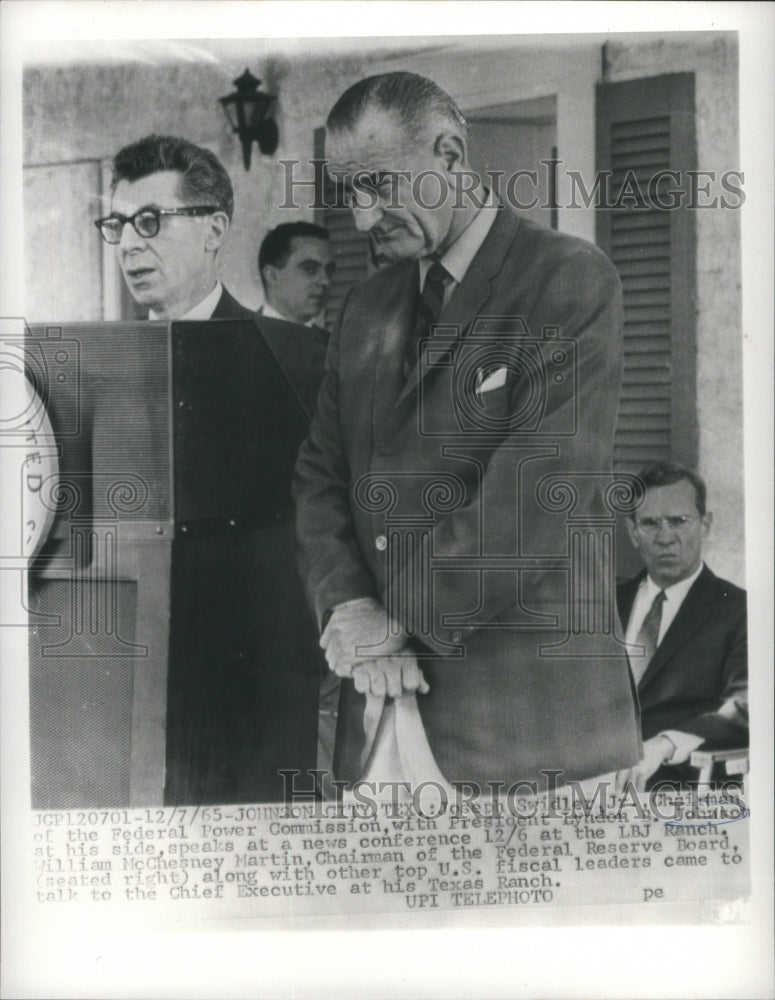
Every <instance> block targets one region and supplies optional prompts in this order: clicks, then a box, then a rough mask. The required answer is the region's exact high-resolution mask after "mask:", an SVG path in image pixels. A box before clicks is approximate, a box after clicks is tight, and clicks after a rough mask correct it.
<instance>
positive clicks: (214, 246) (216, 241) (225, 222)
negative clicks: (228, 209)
mask: <svg viewBox="0 0 775 1000" xmlns="http://www.w3.org/2000/svg"><path fill="white" fill-rule="evenodd" d="M205 225H206V226H207V232H206V234H205V250H209V251H210V252H211V253H217V252H218V251H219V250H220V248H221V246H222V244H223V241H224V240H225V239H226V234H227V233H228V231H229V217H228V215H227V214H226V213H225V212H213V214H212V215H208V216H207V217H206V219H205Z"/></svg>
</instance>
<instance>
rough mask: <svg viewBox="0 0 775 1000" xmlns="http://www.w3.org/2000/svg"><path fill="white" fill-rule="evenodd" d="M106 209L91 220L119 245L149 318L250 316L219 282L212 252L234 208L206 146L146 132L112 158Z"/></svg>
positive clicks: (122, 261)
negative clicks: (105, 213)
mask: <svg viewBox="0 0 775 1000" xmlns="http://www.w3.org/2000/svg"><path fill="white" fill-rule="evenodd" d="M111 191H112V195H113V197H112V203H111V209H112V210H111V214H110V215H108V216H107V217H105V218H103V219H98V220H97V221H96V222H95V225H96V226H97V228H98V229H99V231H100V233H101V234H102V238H103V239H104V240H105V241H106V242H107V243H110V244H113V245H114V246H116V248H117V252H118V260H119V264H120V265H121V270H122V272H123V275H124V279H125V280H126V283H127V287H128V288H129V291H130V292H131V293H132V296H133V297H134V299H135V300H136V301H137V302H138V303H139V304H140V305H142V306H145V307H147V308H148V310H149V318H150V319H161V320H170V319H194V320H197V319H198V320H205V319H250V318H252V314H251V312H250V311H249V310H248V309H246V308H245V307H244V306H242V305H240V303H239V302H237V300H236V299H235V298H234V297H233V296H232V295H231V294H230V293H229V292H228V291H227V290H226V289H225V288H224V287H223V285H222V284H221V282H220V281H219V280H218V277H217V273H216V257H217V254H218V251H219V250H220V248H221V246H222V245H223V243H224V240H225V239H226V236H227V234H228V231H229V225H230V223H231V217H232V213H233V210H234V193H233V190H232V186H231V181H230V180H229V175H228V174H227V173H226V170H225V169H224V168H223V166H222V164H221V163H220V161H219V160H218V158H217V157H216V156H215V155H214V154H213V153H211V152H210V151H209V150H207V149H203V148H202V147H201V146H195V145H194V144H193V143H191V142H187V141H186V140H185V139H180V138H177V137H176V136H159V135H149V136H146V137H145V138H144V139H140V140H139V141H138V142H134V143H132V144H131V145H129V146H125V147H124V148H123V149H122V150H120V152H119V153H118V154H117V155H116V157H115V159H114V160H113V178H112V182H111Z"/></svg>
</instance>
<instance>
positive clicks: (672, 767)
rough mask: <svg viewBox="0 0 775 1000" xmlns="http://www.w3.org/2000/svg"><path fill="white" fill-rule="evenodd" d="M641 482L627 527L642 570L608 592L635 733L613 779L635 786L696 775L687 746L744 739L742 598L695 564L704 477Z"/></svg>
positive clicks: (672, 467)
mask: <svg viewBox="0 0 775 1000" xmlns="http://www.w3.org/2000/svg"><path fill="white" fill-rule="evenodd" d="M640 479H641V482H642V484H643V486H644V487H645V491H646V492H645V498H644V500H643V503H642V504H641V505H640V507H638V509H637V510H636V511H634V513H633V514H632V515H631V517H630V518H629V520H628V522H627V528H628V532H629V535H630V539H631V541H632V544H633V545H634V547H635V548H636V549H637V550H638V553H639V555H640V557H641V559H642V560H643V563H644V566H645V569H644V570H643V571H642V572H641V573H640V574H639V575H638V576H636V577H635V578H634V579H632V580H629V581H627V582H626V583H623V584H621V585H619V587H618V588H617V595H616V596H617V602H618V606H619V614H620V616H621V619H622V623H623V625H624V627H625V630H626V640H627V643H628V644H629V645H630V652H629V657H630V664H631V668H632V673H633V678H634V680H635V683H636V684H637V687H638V697H639V700H640V708H641V726H642V730H643V758H642V760H641V761H640V763H639V764H638V765H637V766H636V767H635V768H633V769H632V770H630V771H625V772H621V773H620V775H619V783H620V784H621V785H623V784H624V783H625V782H626V781H627V780H628V779H630V780H632V781H633V783H634V785H635V787H636V788H637V789H639V790H640V789H643V788H644V787H645V788H648V787H650V785H652V784H654V783H655V782H656V781H657V780H663V779H665V780H678V781H680V780H681V779H682V778H683V779H690V778H692V777H696V773H695V774H692V772H691V771H690V769H689V768H688V765H687V761H688V759H689V756H690V754H691V752H692V751H693V750H697V749H699V748H703V747H704V748H706V749H712V750H723V749H735V748H738V747H745V746H747V745H748V660H747V620H746V595H745V591H744V590H741V589H740V588H739V587H736V586H735V585H734V584H733V583H730V582H729V581H728V580H722V579H720V578H719V577H717V576H715V575H714V574H713V573H712V572H711V570H710V569H708V567H707V566H706V565H705V564H704V562H703V560H702V547H703V544H704V542H705V540H706V539H707V537H708V534H709V532H710V529H711V524H712V521H713V515H712V514H711V513H710V511H708V510H707V509H706V495H707V494H706V488H705V483H704V482H703V480H702V479H701V478H700V476H698V475H697V473H695V472H693V471H691V470H690V469H687V468H684V467H683V466H681V465H676V464H674V463H672V462H659V463H657V464H654V465H650V466H648V467H646V468H645V469H643V470H642V471H641V473H640Z"/></svg>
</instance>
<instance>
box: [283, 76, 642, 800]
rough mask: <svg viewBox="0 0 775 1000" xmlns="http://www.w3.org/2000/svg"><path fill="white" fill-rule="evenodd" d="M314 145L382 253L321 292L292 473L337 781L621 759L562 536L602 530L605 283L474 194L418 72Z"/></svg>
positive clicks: (632, 757)
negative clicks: (332, 726) (325, 669)
mask: <svg viewBox="0 0 775 1000" xmlns="http://www.w3.org/2000/svg"><path fill="white" fill-rule="evenodd" d="M326 155H327V158H328V169H329V172H330V173H331V174H332V176H333V177H335V178H336V179H337V181H338V182H339V183H340V184H342V185H343V188H344V192H345V195H346V197H347V198H348V199H349V203H350V205H351V209H352V213H353V217H354V220H355V224H356V226H357V228H358V229H359V230H360V231H362V232H367V233H368V234H369V237H370V240H371V242H372V245H373V246H374V248H375V253H377V254H378V255H379V257H380V259H381V260H382V261H384V262H387V263H388V266H386V267H384V268H383V269H382V270H380V271H379V272H378V273H376V274H374V275H372V276H371V277H369V278H367V279H366V280H365V281H363V282H361V283H360V284H358V285H356V286H355V287H354V288H353V289H352V290H351V292H350V293H349V295H348V296H347V298H346V300H345V302H344V305H343V309H342V313H341V316H340V320H339V323H338V326H337V328H336V330H335V331H334V333H333V335H332V340H331V344H330V348H329V352H328V358H327V372H326V378H325V381H324V384H323V388H322V390H321V394H320V397H319V400H318V410H317V414H316V416H315V418H314V420H313V423H312V426H311V428H310V434H309V437H308V439H307V441H306V442H305V444H304V445H303V446H302V449H301V452H300V455H299V459H298V463H297V467H296V479H295V496H296V504H297V531H298V536H299V543H300V551H301V568H302V576H303V578H304V579H305V581H306V584H307V588H308V593H309V596H310V600H311V602H312V605H313V607H314V610H315V613H316V615H317V619H318V624H319V627H320V628H321V631H322V638H321V644H322V645H323V647H324V649H325V651H326V656H327V659H328V662H329V666H330V667H331V669H332V670H334V671H335V672H336V673H337V674H339V675H340V676H341V677H343V678H344V682H343V685H342V701H341V704H340V718H339V732H338V739H337V755H336V761H335V770H337V772H338V774H337V776H338V777H340V778H343V779H345V780H349V781H353V782H354V781H357V780H358V779H359V778H361V777H364V776H379V777H382V778H386V779H387V778H400V779H402V780H408V781H410V782H411V781H415V782H416V781H421V780H425V779H430V778H435V779H436V780H439V781H441V780H446V781H447V782H473V783H476V784H478V785H479V786H480V787H483V786H484V785H485V784H486V783H488V782H496V783H498V782H507V783H511V782H514V781H517V780H524V781H529V782H534V783H535V784H536V785H537V786H542V785H543V784H544V783H545V781H546V772H548V771H554V772H556V773H558V775H559V776H558V777H556V779H555V780H559V781H563V780H568V779H576V778H578V779H581V778H586V777H590V776H594V775H597V774H602V773H605V772H609V771H612V770H614V769H617V768H622V767H626V766H629V763H634V762H635V761H637V760H638V759H639V757H640V744H639V736H638V729H637V717H636V710H635V702H634V698H633V692H632V689H631V685H630V681H629V677H628V671H627V661H626V659H625V656H624V654H623V652H620V651H618V650H617V649H616V644H615V642H612V643H609V644H608V646H607V647H606V648H607V653H606V655H600V656H598V655H595V656H589V655H585V654H584V653H583V651H582V649H581V646H582V645H583V642H582V643H576V644H575V645H574V638H575V639H579V636H578V634H576V635H575V637H574V634H572V633H573V631H574V629H575V630H576V633H577V632H578V629H577V621H576V612H577V611H578V610H579V609H580V610H581V612H582V613H589V614H593V613H596V611H597V610H599V609H600V605H601V603H602V604H606V608H605V609H604V610H606V611H608V605H609V604H612V586H610V587H609V589H608V592H607V595H606V597H605V598H601V596H600V595H599V594H598V593H597V591H596V589H594V588H593V590H592V591H591V592H587V593H586V596H580V595H579V594H578V593H577V592H576V591H575V590H574V591H572V589H571V585H570V581H571V578H572V575H573V572H574V569H573V559H572V555H573V554H572V553H569V543H568V533H569V525H570V521H571V519H573V518H575V519H577V520H578V519H580V520H581V521H585V519H586V521H589V523H592V522H595V519H596V518H599V516H600V515H601V514H605V511H604V509H603V506H602V502H601V485H602V484H604V483H605V482H606V477H607V474H608V473H609V471H610V464H611V455H612V442H613V430H614V422H615V418H616V408H617V396H618V389H619V384H620V378H621V354H622V339H621V323H622V304H621V292H620V286H619V281H618V278H617V275H616V272H615V270H614V268H613V266H612V264H611V263H610V261H609V260H608V259H607V258H606V257H605V256H604V255H603V254H602V253H601V252H600V251H599V250H597V249H596V248H595V247H594V246H592V245H590V244H588V243H585V242H583V241H581V240H578V239H575V238H573V237H570V236H566V235H563V234H560V233H558V232H554V231H552V230H547V229H545V228H543V227H540V226H538V225H535V224H533V223H532V222H530V221H528V220H526V219H522V218H519V217H518V216H517V215H516V214H515V213H514V212H513V211H512V210H511V208H509V207H507V206H504V205H503V204H501V202H500V201H499V200H498V198H497V196H496V195H495V193H494V192H493V191H491V190H487V189H485V188H484V186H483V185H482V183H481V181H480V178H479V177H478V176H477V175H476V174H474V173H473V172H472V171H471V169H470V167H469V161H468V139H467V133H466V126H465V122H464V120H463V117H462V115H461V113H460V111H459V109H458V108H457V106H456V104H455V102H454V101H453V100H452V98H451V97H450V96H449V95H448V94H446V93H445V92H444V91H442V90H441V89H440V88H439V87H437V86H436V85H435V84H434V83H433V82H432V81H430V80H427V79H424V78H423V77H420V76H416V75H414V74H410V73H391V74H386V75H382V76H376V77H371V78H369V79H366V80H362V81H360V82H359V83H357V84H355V85H354V86H353V87H351V88H350V89H349V90H348V91H347V92H346V93H345V94H343V95H342V97H341V98H340V99H339V100H338V101H337V103H336V104H335V106H334V108H333V109H332V111H331V113H330V114H329V117H328V122H327V144H326ZM563 491H565V492H564V493H563ZM561 495H562V496H568V497H572V498H573V502H572V504H566V505H563V503H561V502H559V500H560V497H561ZM571 508H572V509H571ZM569 511H570V512H569ZM586 521H585V523H586ZM569 557H570V558H569ZM595 560H597V561H596V562H595V565H594V566H592V565H591V564H590V566H589V573H590V578H594V579H596V580H598V581H600V580H602V579H603V577H602V576H601V575H600V574H601V573H603V572H604V567H603V566H602V564H600V565H598V562H599V553H597V554H595V555H594V557H593V562H594V561H595ZM577 568H578V567H577ZM609 569H610V570H611V575H612V568H611V567H609ZM595 573H597V576H595ZM578 575H584V576H585V580H584V581H582V583H586V571H585V574H578ZM571 595H572V596H573V601H575V602H576V603H575V604H574V603H573V601H572V600H571ZM590 620H591V619H590ZM574 650H575V652H574ZM628 762H629V763H628Z"/></svg>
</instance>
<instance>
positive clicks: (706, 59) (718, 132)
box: [605, 34, 745, 585]
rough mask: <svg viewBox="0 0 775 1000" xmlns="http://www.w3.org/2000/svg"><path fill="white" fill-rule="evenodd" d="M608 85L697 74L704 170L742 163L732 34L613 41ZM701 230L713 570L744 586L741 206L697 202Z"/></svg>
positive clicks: (702, 413)
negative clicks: (705, 205)
mask: <svg viewBox="0 0 775 1000" xmlns="http://www.w3.org/2000/svg"><path fill="white" fill-rule="evenodd" d="M605 63H606V66H607V72H606V77H605V79H606V81H607V82H614V81H618V80H629V79H634V78H637V77H644V76H655V75H657V74H662V73H679V72H694V74H695V99H696V106H697V118H696V131H697V167H698V169H700V170H712V171H715V172H716V173H717V174H721V173H723V172H724V171H727V170H738V169H740V166H741V164H740V154H739V129H738V58H737V42H736V37H735V36H734V35H733V34H724V35H713V36H710V35H708V36H705V37H704V38H703V37H702V36H698V37H697V38H695V39H692V41H691V42H689V41H686V40H681V41H668V40H662V41H657V42H652V43H650V44H643V43H640V44H626V45H625V44H622V43H619V42H617V43H611V44H610V45H608V46H607V49H606V60H605ZM695 221H696V227H697V228H696V232H697V411H698V412H697V419H698V423H699V471H700V473H701V475H703V476H704V478H705V479H706V481H707V483H708V492H709V506H710V508H711V510H713V512H714V524H713V531H712V533H711V537H710V540H709V542H708V545H707V561H708V563H709V565H710V566H711V568H712V569H713V570H714V572H716V573H719V574H720V575H722V576H725V577H726V578H727V579H731V580H732V581H733V582H735V583H738V584H740V585H744V583H745V561H744V556H745V553H744V546H745V532H744V524H743V516H742V514H743V510H744V506H745V498H744V493H743V374H742V342H743V332H742V326H741V311H742V302H741V296H742V290H741V289H742V272H741V262H740V212H739V211H736V210H734V209H731V210H730V209H727V210H724V209H719V208H715V209H714V208H700V209H697V210H696V212H695Z"/></svg>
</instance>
